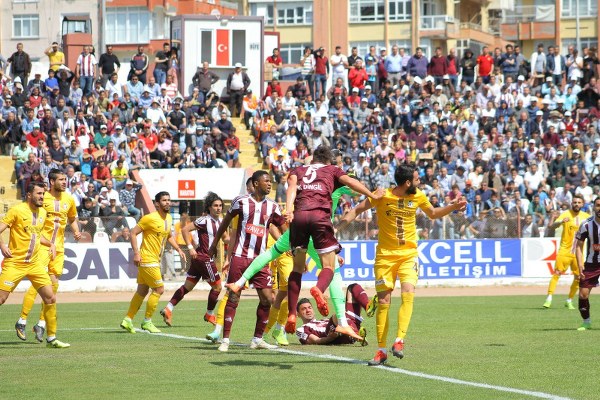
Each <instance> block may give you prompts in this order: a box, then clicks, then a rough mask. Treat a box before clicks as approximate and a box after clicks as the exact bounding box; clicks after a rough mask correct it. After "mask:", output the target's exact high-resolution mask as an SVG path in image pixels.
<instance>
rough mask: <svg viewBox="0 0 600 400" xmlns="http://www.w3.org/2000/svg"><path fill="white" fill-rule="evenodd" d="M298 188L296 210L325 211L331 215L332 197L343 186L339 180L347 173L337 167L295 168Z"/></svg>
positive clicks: (313, 165)
mask: <svg viewBox="0 0 600 400" xmlns="http://www.w3.org/2000/svg"><path fill="white" fill-rule="evenodd" d="M291 174H292V175H296V177H297V181H298V188H297V190H296V201H295V202H294V210H298V211H310V210H324V211H326V212H327V213H331V202H332V200H331V195H332V193H333V192H334V190H335V189H337V188H339V187H341V186H343V185H342V184H341V183H340V181H339V179H340V177H342V176H344V175H346V173H345V172H344V171H343V170H342V169H341V168H338V167H336V166H335V165H323V164H310V165H303V166H300V167H297V168H295V169H294V170H292V172H291Z"/></svg>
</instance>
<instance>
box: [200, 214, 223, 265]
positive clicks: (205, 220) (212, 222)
mask: <svg viewBox="0 0 600 400" xmlns="http://www.w3.org/2000/svg"><path fill="white" fill-rule="evenodd" d="M221 221H222V219H220V218H219V219H214V218H213V217H212V216H210V215H204V216H202V217H200V218H198V219H196V220H195V221H194V226H195V227H196V230H197V232H198V247H197V248H196V251H197V252H198V254H201V255H203V256H205V257H208V249H209V248H210V246H211V245H212V243H213V241H214V240H215V235H216V234H217V231H218V230H219V225H221Z"/></svg>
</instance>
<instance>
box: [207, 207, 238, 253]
mask: <svg viewBox="0 0 600 400" xmlns="http://www.w3.org/2000/svg"><path fill="white" fill-rule="evenodd" d="M232 219H233V216H232V215H231V214H229V213H227V214H225V217H223V222H221V225H219V230H218V231H217V234H216V235H215V239H214V240H213V242H212V244H211V245H210V248H209V249H208V256H209V257H211V258H212V257H214V256H215V254H217V244H219V240H221V238H222V237H223V235H224V234H225V231H226V230H227V228H228V227H229V224H230V223H231V220H232Z"/></svg>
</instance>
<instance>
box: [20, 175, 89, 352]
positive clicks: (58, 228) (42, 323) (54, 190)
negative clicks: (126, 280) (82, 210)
mask: <svg viewBox="0 0 600 400" xmlns="http://www.w3.org/2000/svg"><path fill="white" fill-rule="evenodd" d="M48 182H49V184H50V189H49V190H48V191H46V193H44V205H43V207H44V209H45V210H46V214H47V217H46V221H45V222H44V228H43V232H42V235H44V237H46V239H48V240H50V241H51V242H52V243H54V245H55V246H56V257H54V259H53V260H50V257H49V253H48V252H46V251H42V252H41V253H40V260H39V262H40V263H41V264H42V266H43V267H46V268H48V275H49V276H50V280H51V281H52V290H54V293H56V292H58V280H59V279H60V277H61V275H62V273H63V268H64V264H65V228H66V226H67V224H69V226H70V227H71V229H72V230H73V237H74V238H75V240H77V241H78V240H79V239H80V238H81V233H80V232H79V222H78V219H77V207H75V199H73V196H71V195H70V194H69V193H67V192H66V190H67V175H65V174H64V173H63V172H62V171H61V170H59V169H51V170H50V173H48ZM37 294H38V293H37V290H35V287H34V286H30V287H29V289H28V290H27V293H25V296H24V297H23V307H22V308H21V317H20V318H19V320H18V321H17V323H16V324H15V329H16V331H17V336H18V337H19V339H21V340H25V339H26V337H25V326H26V325H27V316H28V315H29V312H30V311H31V309H32V308H33V303H34V302H35V298H36V297H37ZM45 331H46V320H45V318H44V303H42V312H41V314H40V319H39V321H38V322H37V324H35V325H34V326H33V332H34V333H35V338H36V339H37V341H38V342H40V343H41V342H43V341H44V332H45Z"/></svg>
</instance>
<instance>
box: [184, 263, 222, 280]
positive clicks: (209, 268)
mask: <svg viewBox="0 0 600 400" xmlns="http://www.w3.org/2000/svg"><path fill="white" fill-rule="evenodd" d="M187 277H188V278H191V279H195V280H200V279H204V280H205V281H206V282H208V283H213V282H217V281H218V280H220V279H221V275H219V270H217V266H216V265H215V262H214V261H213V260H211V259H210V258H208V257H195V258H193V259H192V262H191V264H190V269H189V270H188V272H187Z"/></svg>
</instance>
